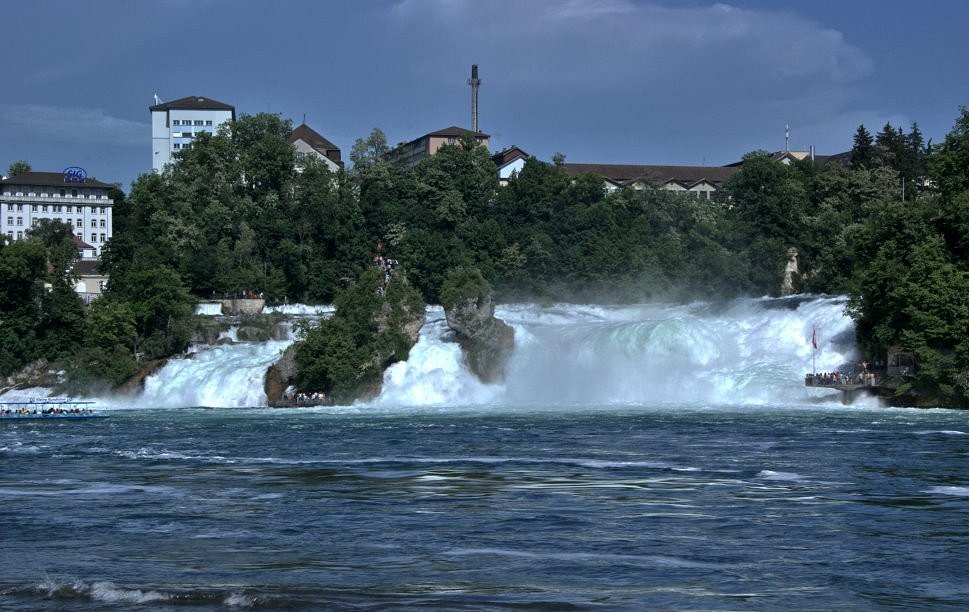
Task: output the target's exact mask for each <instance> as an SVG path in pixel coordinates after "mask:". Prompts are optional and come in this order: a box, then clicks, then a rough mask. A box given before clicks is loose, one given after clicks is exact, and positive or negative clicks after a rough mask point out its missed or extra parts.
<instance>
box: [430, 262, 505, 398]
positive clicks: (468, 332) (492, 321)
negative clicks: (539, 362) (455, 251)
mask: <svg viewBox="0 0 969 612" xmlns="http://www.w3.org/2000/svg"><path fill="white" fill-rule="evenodd" d="M441 303H442V305H443V306H444V316H445V318H446V320H447V324H448V327H450V328H451V329H452V330H454V332H455V334H456V335H455V339H456V340H457V342H458V343H459V344H460V345H461V349H462V351H463V353H464V357H465V360H466V361H467V363H468V368H469V369H470V370H471V371H472V372H473V373H474V375H475V376H477V377H478V378H479V379H480V380H481V381H482V382H485V383H491V382H497V381H499V380H501V379H503V378H504V375H505V366H506V365H507V363H508V359H509V358H510V357H511V354H512V351H513V350H514V348H515V329H514V328H513V327H511V326H510V325H508V324H507V323H505V322H504V321H502V320H501V319H498V318H496V317H495V309H494V304H493V302H492V292H491V285H489V284H488V281H486V280H485V279H484V277H482V276H481V273H480V272H479V271H478V270H477V269H474V268H470V269H469V268H459V269H457V270H454V271H453V272H451V273H450V274H449V275H448V277H447V280H445V282H444V285H443V286H442V287H441Z"/></svg>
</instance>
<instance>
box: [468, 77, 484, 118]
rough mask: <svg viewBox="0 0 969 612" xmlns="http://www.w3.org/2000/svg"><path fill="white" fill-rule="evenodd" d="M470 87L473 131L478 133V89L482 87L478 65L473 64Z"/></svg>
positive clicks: (469, 80) (469, 81)
mask: <svg viewBox="0 0 969 612" xmlns="http://www.w3.org/2000/svg"><path fill="white" fill-rule="evenodd" d="M468 85H470V86H471V131H472V132H477V131H478V87H479V86H480V85H481V79H479V78H478V65H477V64H471V78H470V79H468Z"/></svg>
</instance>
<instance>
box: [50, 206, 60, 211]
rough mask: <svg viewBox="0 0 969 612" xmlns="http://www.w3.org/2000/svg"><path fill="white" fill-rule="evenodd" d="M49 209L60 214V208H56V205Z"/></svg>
mask: <svg viewBox="0 0 969 612" xmlns="http://www.w3.org/2000/svg"><path fill="white" fill-rule="evenodd" d="M51 209H52V210H53V211H54V212H61V207H60V206H58V205H54V206H51Z"/></svg>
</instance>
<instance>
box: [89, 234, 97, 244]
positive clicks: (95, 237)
mask: <svg viewBox="0 0 969 612" xmlns="http://www.w3.org/2000/svg"><path fill="white" fill-rule="evenodd" d="M97 241H98V235H97V234H91V242H97Z"/></svg>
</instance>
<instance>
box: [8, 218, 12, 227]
mask: <svg viewBox="0 0 969 612" xmlns="http://www.w3.org/2000/svg"><path fill="white" fill-rule="evenodd" d="M7 225H13V217H7Z"/></svg>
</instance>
